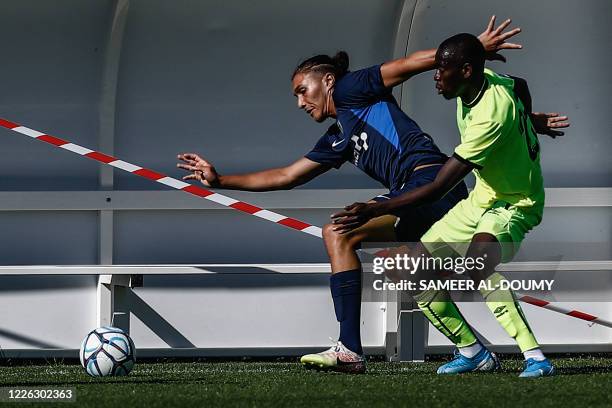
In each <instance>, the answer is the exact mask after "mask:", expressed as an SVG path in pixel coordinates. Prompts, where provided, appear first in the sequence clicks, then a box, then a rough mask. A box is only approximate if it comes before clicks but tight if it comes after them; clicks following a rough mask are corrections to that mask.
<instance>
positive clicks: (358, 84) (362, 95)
mask: <svg viewBox="0 0 612 408" xmlns="http://www.w3.org/2000/svg"><path fill="white" fill-rule="evenodd" d="M390 94H391V88H387V87H385V85H384V83H383V79H382V74H381V73H380V65H374V66H372V67H369V68H365V69H360V70H359V71H354V72H349V73H347V74H346V75H345V76H343V77H342V78H341V79H340V80H339V81H338V83H337V84H336V88H335V89H334V96H333V98H334V103H335V104H336V107H339V108H343V107H348V108H350V107H358V106H363V105H367V104H370V103H372V102H373V101H375V100H377V99H381V98H384V97H389V96H390Z"/></svg>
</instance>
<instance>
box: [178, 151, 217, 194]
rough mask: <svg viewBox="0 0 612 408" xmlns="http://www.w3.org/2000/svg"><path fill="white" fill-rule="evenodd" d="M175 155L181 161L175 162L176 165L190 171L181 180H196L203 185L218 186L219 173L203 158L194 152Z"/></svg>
mask: <svg viewBox="0 0 612 408" xmlns="http://www.w3.org/2000/svg"><path fill="white" fill-rule="evenodd" d="M176 157H177V159H179V160H181V161H182V162H183V163H177V164H176V167H178V168H179V169H183V170H187V171H189V172H191V174H188V175H186V176H185V177H183V180H198V181H201V182H202V184H204V185H205V186H208V187H219V174H218V173H217V170H215V167H214V166H213V165H212V164H210V163H209V162H207V161H206V160H205V159H203V158H202V157H200V156H198V155H197V154H195V153H183V154H179V155H178V156H176Z"/></svg>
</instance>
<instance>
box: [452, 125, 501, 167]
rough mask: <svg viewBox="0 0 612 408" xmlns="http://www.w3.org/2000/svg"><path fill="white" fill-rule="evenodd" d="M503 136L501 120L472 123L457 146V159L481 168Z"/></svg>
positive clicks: (455, 155)
mask: <svg viewBox="0 0 612 408" xmlns="http://www.w3.org/2000/svg"><path fill="white" fill-rule="evenodd" d="M501 136H502V125H501V123H499V122H495V121H487V122H481V123H473V124H470V125H469V126H468V127H467V128H466V129H465V133H464V137H463V138H462V139H463V140H462V142H461V144H460V145H459V146H457V147H456V148H455V154H454V155H453V156H454V157H455V158H456V159H458V160H459V161H463V162H468V164H471V165H473V166H474V167H476V168H478V169H481V168H483V167H484V166H485V164H486V162H487V159H488V157H489V156H490V155H491V153H492V152H493V150H495V147H496V146H497V144H498V143H496V142H498V141H499V139H500V138H501Z"/></svg>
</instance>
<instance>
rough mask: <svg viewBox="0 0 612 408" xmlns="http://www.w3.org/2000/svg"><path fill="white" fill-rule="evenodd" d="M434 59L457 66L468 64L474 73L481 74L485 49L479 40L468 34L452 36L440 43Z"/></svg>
mask: <svg viewBox="0 0 612 408" xmlns="http://www.w3.org/2000/svg"><path fill="white" fill-rule="evenodd" d="M436 59H437V60H439V61H444V62H450V63H453V64H457V65H459V66H461V65H463V64H466V63H468V64H470V65H472V67H473V68H474V71H476V72H482V71H483V70H484V65H485V49H484V47H483V45H482V43H481V42H480V40H479V39H478V38H477V37H476V36H474V35H472V34H468V33H461V34H457V35H453V36H452V37H450V38H447V39H446V40H444V41H442V44H440V46H439V47H438V51H437V52H436Z"/></svg>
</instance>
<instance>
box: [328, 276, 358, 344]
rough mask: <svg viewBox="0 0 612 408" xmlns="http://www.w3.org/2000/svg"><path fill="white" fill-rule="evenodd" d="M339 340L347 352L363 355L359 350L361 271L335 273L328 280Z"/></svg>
mask: <svg viewBox="0 0 612 408" xmlns="http://www.w3.org/2000/svg"><path fill="white" fill-rule="evenodd" d="M329 287H330V289H331V294H332V298H333V300H334V310H335V311H336V319H337V320H338V322H339V323H340V338H339V339H338V340H340V341H341V342H342V344H344V345H345V346H346V347H347V348H348V349H349V350H351V351H353V352H355V353H357V354H363V349H362V348H361V333H360V327H359V326H360V324H361V270H359V269H352V270H350V271H345V272H340V273H335V274H333V275H332V276H331V277H330V278H329Z"/></svg>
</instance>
